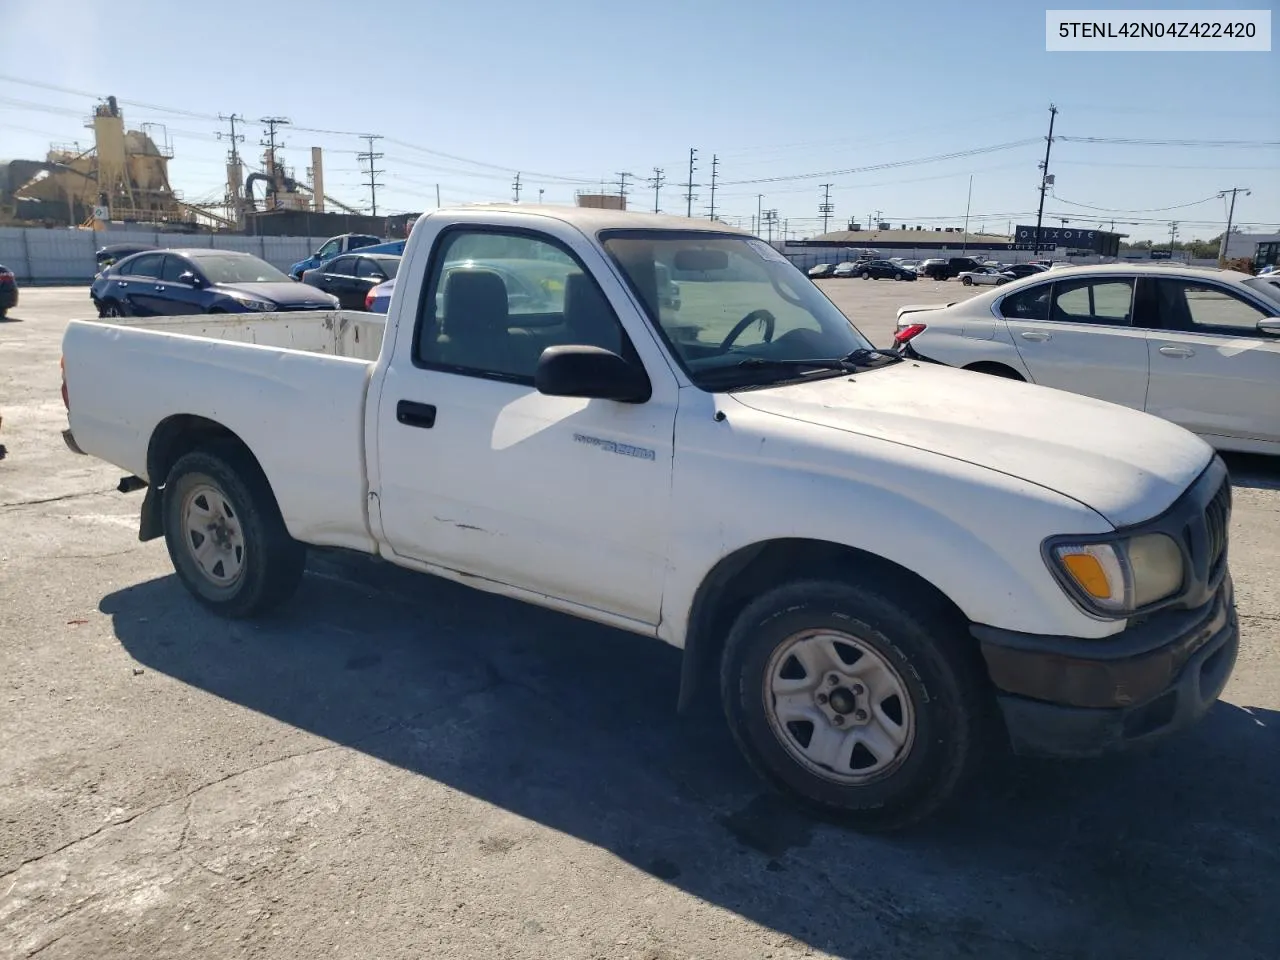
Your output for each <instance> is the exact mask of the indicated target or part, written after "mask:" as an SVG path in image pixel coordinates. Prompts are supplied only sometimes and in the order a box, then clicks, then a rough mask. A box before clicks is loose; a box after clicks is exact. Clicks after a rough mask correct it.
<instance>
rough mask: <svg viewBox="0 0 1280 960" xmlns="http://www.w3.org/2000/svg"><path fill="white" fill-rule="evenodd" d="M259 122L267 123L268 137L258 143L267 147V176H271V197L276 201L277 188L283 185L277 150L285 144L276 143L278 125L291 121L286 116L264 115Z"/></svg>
mask: <svg viewBox="0 0 1280 960" xmlns="http://www.w3.org/2000/svg"><path fill="white" fill-rule="evenodd" d="M258 122H259V123H262V124H265V125H266V128H267V139H265V140H259V141H258V143H259V144H261V145H262V146H264V147H266V148H267V176H268V177H270V178H271V188H270V189H271V198H272V202H273V203H275V202H277V201H276V188H277V187H281V186H283V184H282V183H281V182H280V176H279V169H280V165H279V164H278V163H277V162H276V150H278V149H280V148H282V147H283V146H284V144H283V143H276V127H282V126H284V125H286V124H287V123H288V122H289V121H288V120H286V119H285V118H284V117H263V118H262V119H261V120H259V121H258Z"/></svg>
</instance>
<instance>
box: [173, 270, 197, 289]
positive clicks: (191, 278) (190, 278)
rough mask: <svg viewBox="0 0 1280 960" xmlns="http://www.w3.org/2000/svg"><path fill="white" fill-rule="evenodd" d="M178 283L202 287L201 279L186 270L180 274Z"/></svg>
mask: <svg viewBox="0 0 1280 960" xmlns="http://www.w3.org/2000/svg"><path fill="white" fill-rule="evenodd" d="M178 282H179V283H186V284H190V285H191V286H193V287H198V286H200V278H199V277H197V276H196V275H195V274H194V273H192V272H191V271H190V270H184V271H182V273H180V274H178Z"/></svg>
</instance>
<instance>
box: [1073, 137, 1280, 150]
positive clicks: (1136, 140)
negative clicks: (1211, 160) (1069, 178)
mask: <svg viewBox="0 0 1280 960" xmlns="http://www.w3.org/2000/svg"><path fill="white" fill-rule="evenodd" d="M1059 139H1060V140H1062V141H1063V142H1064V143H1068V142H1069V143H1111V144H1120V145H1123V146H1129V147H1233V148H1237V149H1239V148H1248V149H1256V148H1266V147H1280V140H1150V139H1145V138H1142V137H1059Z"/></svg>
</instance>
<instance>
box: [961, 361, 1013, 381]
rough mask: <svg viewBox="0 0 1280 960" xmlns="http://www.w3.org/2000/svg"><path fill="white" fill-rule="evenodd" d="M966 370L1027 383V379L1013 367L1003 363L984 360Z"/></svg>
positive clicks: (970, 365) (972, 364)
mask: <svg viewBox="0 0 1280 960" xmlns="http://www.w3.org/2000/svg"><path fill="white" fill-rule="evenodd" d="M964 369H965V370H972V371H973V372H974V373H985V374H989V375H990V376H993V377H1005V378H1007V379H1009V380H1022V381H1023V382H1026V378H1025V377H1024V376H1023V375H1022V374H1020V373H1019V372H1018V371H1017V370H1015V369H1013V367H1010V366H1008V365H1007V364H1003V363H996V362H995V361H994V360H983V361H982V362H980V363H971V364H969V365H968V366H967V367H965V368H964Z"/></svg>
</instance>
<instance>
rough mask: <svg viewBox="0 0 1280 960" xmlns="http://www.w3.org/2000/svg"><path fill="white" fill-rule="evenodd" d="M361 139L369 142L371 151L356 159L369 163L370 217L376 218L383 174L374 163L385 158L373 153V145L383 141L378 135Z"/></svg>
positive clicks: (372, 134) (370, 134) (369, 135)
mask: <svg viewBox="0 0 1280 960" xmlns="http://www.w3.org/2000/svg"><path fill="white" fill-rule="evenodd" d="M361 139H363V140H366V141H368V143H369V149H368V150H366V151H365V152H364V153H362V154H360V155H359V156H358V157H357V158H356V159H357V160H361V161H368V163H369V169H368V170H367V171H366V173H367V174H368V176H369V215H370V216H373V217H376V216H377V215H378V174H380V173H382V171H381V170H378V169H377V168H376V167H375V166H374V162H375V161H377V160H381V159H382V157H383V156H384V155H383V154H381V153H374V152H373V144H374V141H375V140H381V139H382V137H380V136H378V135H377V134H376V133H367V134H365V135H364V136H363V137H362V138H361Z"/></svg>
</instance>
